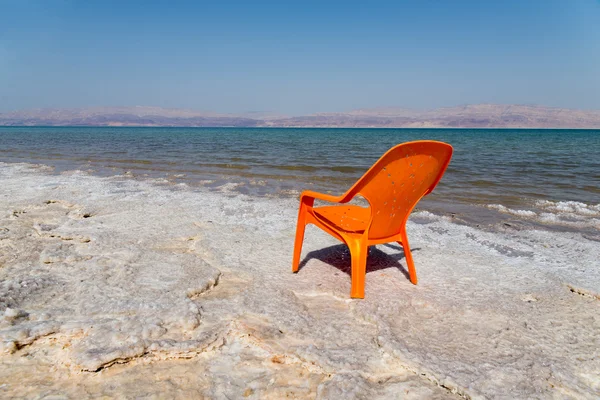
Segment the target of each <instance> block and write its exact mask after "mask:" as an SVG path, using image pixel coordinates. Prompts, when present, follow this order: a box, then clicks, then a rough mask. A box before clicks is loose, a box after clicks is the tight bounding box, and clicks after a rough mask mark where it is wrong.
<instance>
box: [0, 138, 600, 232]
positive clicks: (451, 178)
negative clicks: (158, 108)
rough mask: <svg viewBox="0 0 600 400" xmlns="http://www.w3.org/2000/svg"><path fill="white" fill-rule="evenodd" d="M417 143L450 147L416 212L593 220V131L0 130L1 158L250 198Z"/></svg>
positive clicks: (323, 183) (325, 187) (307, 184)
mask: <svg viewBox="0 0 600 400" xmlns="http://www.w3.org/2000/svg"><path fill="white" fill-rule="evenodd" d="M418 139H434V140H441V141H444V142H447V143H450V144H451V145H452V146H453V147H454V156H453V158H452V161H451V163H450V167H449V168H448V170H447V172H446V174H445V176H444V178H443V180H442V182H441V183H440V184H439V186H438V187H437V188H436V190H435V192H434V193H433V194H432V195H431V196H429V197H428V199H427V200H426V201H424V202H423V207H421V208H425V209H427V208H428V207H429V208H433V209H436V210H444V209H446V210H455V209H460V208H461V207H462V206H465V207H472V206H478V207H480V208H486V209H490V208H492V209H493V208H494V207H495V210H496V211H498V210H500V211H502V212H505V213H507V214H510V213H512V214H511V215H514V216H517V215H519V212H520V211H523V212H521V214H522V216H527V210H530V211H531V212H535V213H538V214H539V216H541V215H542V214H543V213H544V211H547V212H551V213H552V212H554V213H555V214H557V213H558V211H552V210H551V207H555V208H556V207H559V208H560V207H563V208H564V207H567V206H568V205H569V204H570V205H573V203H569V202H577V204H579V203H580V205H579V208H580V209H583V211H582V212H580V211H581V210H579V211H578V212H579V214H582V213H583V214H582V215H585V214H586V215H587V217H589V218H588V220H589V219H590V218H592V219H593V218H596V217H598V218H600V206H598V203H599V202H600V130H546V129H544V130H535V129H527V130H521V129H276V128H267V129H260V128H245V129H239V128H106V127H102V128H90V127H85V128H78V127H51V128H47V127H35V128H31V127H9V128H2V127H0V161H3V162H8V163H13V162H28V163H31V162H33V163H42V164H47V165H50V166H53V167H55V170H56V171H57V172H62V171H65V170H73V169H81V170H86V171H90V172H92V173H96V174H102V175H116V174H123V173H127V172H128V171H129V173H128V174H129V175H133V176H137V177H142V178H143V177H153V178H156V177H162V178H166V179H168V180H170V181H173V182H185V183H187V184H190V185H192V186H193V185H203V186H208V187H209V188H215V189H219V188H220V189H222V188H224V187H227V188H232V189H233V190H235V191H238V192H242V193H247V194H252V195H275V196H297V194H298V193H299V192H300V191H301V190H303V189H313V190H319V191H325V192H332V193H340V194H341V193H342V192H344V191H345V190H346V189H347V188H348V187H349V186H350V185H352V183H354V181H356V179H357V178H359V177H360V176H361V175H362V174H363V173H364V172H365V171H366V170H367V169H368V168H369V167H370V166H371V165H372V164H373V163H374V162H375V161H376V160H377V159H378V158H379V157H380V156H381V155H382V154H383V153H384V152H385V151H386V150H388V149H389V148H390V147H392V146H394V145H396V144H398V143H402V142H406V141H411V140H418ZM420 206H421V204H420ZM490 206H491V207H490ZM502 207H505V208H502ZM573 207H574V206H573ZM596 211H597V212H598V215H595V214H596ZM463 212H465V211H464V210H463ZM467 213H468V212H467ZM575 214H577V212H576V213H575ZM530 215H531V214H530ZM575 219H577V218H575ZM598 221H600V220H598ZM592 225H593V224H592Z"/></svg>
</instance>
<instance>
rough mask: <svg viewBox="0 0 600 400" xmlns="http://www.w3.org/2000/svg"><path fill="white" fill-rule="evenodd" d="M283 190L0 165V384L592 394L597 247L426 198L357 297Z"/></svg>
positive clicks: (148, 392) (338, 261)
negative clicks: (299, 257)
mask: <svg viewBox="0 0 600 400" xmlns="http://www.w3.org/2000/svg"><path fill="white" fill-rule="evenodd" d="M296 212H297V203H296V201H295V200H291V199H269V198H252V197H247V196H242V195H233V194H231V195H227V194H221V193H215V192H210V191H208V190H200V191H198V190H191V189H189V188H187V187H186V186H184V185H176V186H173V185H167V184H164V185H161V183H160V182H156V181H154V182H151V181H147V182H144V181H135V180H132V179H127V178H125V177H121V178H118V177H116V178H100V177H95V176H90V175H87V174H84V173H71V174H63V175H52V174H49V173H48V172H47V171H45V170H44V168H40V167H34V166H30V165H14V164H12V165H11V164H2V163H0V313H3V315H2V316H0V343H1V345H0V346H1V348H2V352H1V353H0V360H1V363H0V397H2V398H44V397H46V396H49V397H51V398H96V397H102V396H108V397H124V398H138V397H151V398H199V397H207V398H216V399H221V398H222V399H226V398H229V399H234V398H256V399H258V398H260V399H263V398H277V399H279V398H284V397H292V398H293V397H296V398H315V397H316V398H327V399H342V398H344V399H346V398H371V399H376V398H392V399H396V398H460V397H464V398H507V399H508V398H510V399H513V398H544V399H546V398H590V399H591V398H598V397H599V396H600V294H599V293H600V261H599V260H600V245H599V243H598V242H595V241H592V240H589V239H587V238H586V237H584V236H582V235H580V234H578V233H564V232H563V233H561V232H549V231H542V230H515V229H512V228H511V227H506V229H505V230H499V231H497V232H490V231H483V230H479V229H476V228H473V227H468V226H464V225H459V224H455V223H452V222H451V221H450V220H448V219H446V218H443V217H438V216H435V215H432V214H429V213H427V212H421V213H417V214H416V215H414V216H413V217H411V221H409V224H408V233H409V237H410V238H411V244H412V246H413V249H414V253H413V254H414V257H415V263H416V268H417V273H418V275H419V278H420V281H419V285H418V286H413V285H412V284H411V283H410V282H409V281H408V279H407V277H406V274H405V273H404V272H403V271H404V267H405V260H404V258H403V254H402V251H401V249H399V247H398V246H396V245H391V246H377V248H374V249H372V250H371V253H370V255H369V262H368V271H369V272H368V274H367V286H366V298H365V299H364V300H351V299H349V289H350V279H349V276H348V272H349V271H348V270H349V253H348V251H347V250H346V249H345V248H344V246H342V245H341V244H339V243H338V242H336V241H335V239H333V238H331V237H329V236H328V235H326V234H325V233H322V232H320V231H319V230H317V229H316V228H311V227H309V228H308V230H307V233H306V239H305V245H304V253H303V259H305V262H304V264H305V265H304V266H303V268H302V269H301V270H300V272H299V273H298V274H292V273H291V270H290V261H291V253H292V245H293V236H294V229H295V219H296Z"/></svg>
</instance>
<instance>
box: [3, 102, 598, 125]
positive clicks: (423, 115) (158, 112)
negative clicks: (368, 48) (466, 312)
mask: <svg viewBox="0 0 600 400" xmlns="http://www.w3.org/2000/svg"><path fill="white" fill-rule="evenodd" d="M0 125H4V126H10V125H13V126H19V125H21V126H36V125H44V126H236V127H243V126H245V127H259V126H272V127H378V128H379V127H386V128H392V127H398V128H400V127H410V128H436V127H439V128H449V127H452V128H459V127H465V128H476V127H485V128H493V127H497V128H599V129H600V110H575V109H566V108H553V107H544V106H524V105H498V104H477V105H467V106H459V107H449V108H438V109H434V110H411V109H403V108H391V107H388V108H373V109H360V110H354V111H349V112H342V113H319V114H313V115H307V116H299V117H286V116H281V115H278V114H276V113H271V112H258V111H256V112H248V113H242V114H219V113H214V112H205V111H196V110H188V109H168V108H160V107H140V106H138V107H95V108H81V109H34V110H23V111H14V112H9V113H4V114H0Z"/></svg>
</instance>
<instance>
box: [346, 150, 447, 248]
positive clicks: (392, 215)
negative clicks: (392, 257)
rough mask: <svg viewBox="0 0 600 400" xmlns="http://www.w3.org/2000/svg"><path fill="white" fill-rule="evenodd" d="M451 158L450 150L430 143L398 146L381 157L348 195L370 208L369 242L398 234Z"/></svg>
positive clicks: (433, 186) (437, 180) (434, 184)
mask: <svg viewBox="0 0 600 400" xmlns="http://www.w3.org/2000/svg"><path fill="white" fill-rule="evenodd" d="M451 157H452V146H450V145H449V144H447V143H443V142H437V141H432V140H422V141H415V142H408V143H402V144H399V145H397V146H395V147H393V148H391V149H390V150H389V151H388V152H387V153H385V154H384V155H383V156H382V157H381V158H380V159H379V160H378V161H377V162H376V163H375V164H374V165H373V166H372V167H371V168H370V169H369V170H368V171H367V172H366V173H365V174H364V175H363V176H362V178H360V179H359V180H358V182H356V184H355V185H354V186H353V187H352V188H351V189H350V191H349V192H353V195H356V194H359V195H361V196H363V197H364V198H366V199H367V201H368V202H369V204H370V205H371V213H372V214H371V218H372V221H371V226H370V228H369V239H383V238H386V237H390V236H394V235H396V234H398V233H400V229H401V227H402V226H403V225H404V224H405V223H406V219H408V215H409V214H410V212H411V211H412V209H413V208H414V206H415V205H416V204H417V202H418V201H419V200H420V199H421V198H422V197H423V196H424V195H426V194H428V193H430V192H431V191H432V190H433V189H434V188H435V186H436V185H437V183H438V182H439V181H440V179H441V178H442V175H443V174H444V172H445V171H446V168H447V167H448V164H449V163H450V158H451ZM349 194H350V193H349Z"/></svg>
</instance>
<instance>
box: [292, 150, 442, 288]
mask: <svg viewBox="0 0 600 400" xmlns="http://www.w3.org/2000/svg"><path fill="white" fill-rule="evenodd" d="M451 157H452V146H450V145H449V144H447V143H443V142H436V141H432V140H423V141H415V142H408V143H403V144H399V145H397V146H395V147H393V148H391V149H390V150H388V152H387V153H385V154H384V155H383V156H382V157H381V158H380V159H379V160H378V161H377V162H376V163H375V164H374V165H373V166H372V167H371V168H370V169H369V170H368V171H367V172H366V173H365V174H364V175H363V176H362V178H360V179H359V180H358V181H357V182H356V183H355V184H354V186H352V187H351V188H350V190H348V191H347V192H346V193H345V194H343V195H341V196H339V197H336V196H330V195H327V194H321V193H317V192H313V191H309V190H307V191H304V192H302V194H301V195H300V210H299V212H298V223H297V226H296V241H295V244H294V258H293V261H292V271H294V272H297V271H298V266H299V261H300V253H301V252H302V242H303V240H304V230H305V228H306V225H307V224H314V225H316V226H318V227H319V228H321V229H323V230H324V231H325V232H327V233H329V234H330V235H331V236H333V237H335V238H336V239H338V240H340V241H341V242H342V243H345V244H346V245H347V246H348V248H349V249H350V256H351V259H352V260H351V263H352V265H351V273H352V286H351V290H350V297H353V298H361V299H362V298H364V297H365V275H366V266H367V254H368V251H369V246H373V245H376V244H382V243H389V242H398V243H399V244H400V245H401V246H402V247H403V248H404V254H405V256H406V263H407V264H408V272H409V276H410V281H411V282H412V283H413V284H415V285H416V284H417V273H416V271H415V265H414V262H413V258H412V254H411V252H410V247H409V244H408V238H407V236H406V221H407V220H408V216H409V215H410V213H411V211H412V210H413V208H414V207H415V205H416V204H417V203H418V202H419V200H421V198H422V197H423V196H425V195H427V194H429V193H431V192H432V191H433V189H434V188H435V186H436V185H437V184H438V182H439V181H440V179H441V178H442V175H444V172H445V171H446V168H447V167H448V164H449V163H450V158H451ZM356 195H359V196H362V197H364V198H365V199H366V200H367V202H368V203H369V207H360V206H356V205H343V206H341V205H338V206H325V207H313V205H314V201H315V199H318V200H324V201H327V202H330V203H338V204H343V203H347V202H349V201H350V200H352V199H353V198H354V197H355V196H356Z"/></svg>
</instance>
